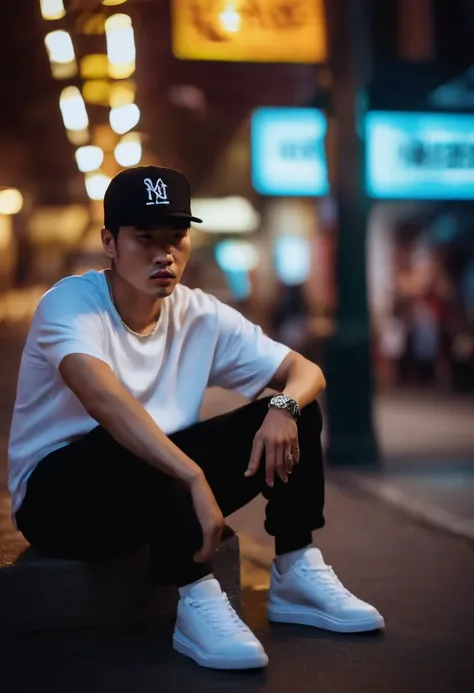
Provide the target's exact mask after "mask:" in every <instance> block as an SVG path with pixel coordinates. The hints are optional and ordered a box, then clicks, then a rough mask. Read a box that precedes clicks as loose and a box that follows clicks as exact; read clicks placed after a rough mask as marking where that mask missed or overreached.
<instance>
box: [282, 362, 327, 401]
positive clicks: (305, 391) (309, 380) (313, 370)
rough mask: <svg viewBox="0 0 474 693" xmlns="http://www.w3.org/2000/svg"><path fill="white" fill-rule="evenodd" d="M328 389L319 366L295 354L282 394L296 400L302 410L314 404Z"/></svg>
mask: <svg viewBox="0 0 474 693" xmlns="http://www.w3.org/2000/svg"><path fill="white" fill-rule="evenodd" d="M325 387H326V381H325V378H324V375H323V372H322V370H321V369H320V367H319V366H317V365H316V364H315V363H312V362H311V361H308V360H307V359H305V358H304V357H303V356H301V355H299V354H295V355H294V358H293V359H292V360H291V362H290V364H289V366H288V371H287V374H286V378H285V386H284V388H283V390H282V392H283V393H284V394H285V395H288V397H291V398H292V399H294V400H296V402H298V406H299V408H300V409H303V408H304V407H306V406H307V405H308V404H310V402H313V401H314V400H315V399H316V398H317V397H318V396H319V395H320V394H321V392H323V390H324V388H325Z"/></svg>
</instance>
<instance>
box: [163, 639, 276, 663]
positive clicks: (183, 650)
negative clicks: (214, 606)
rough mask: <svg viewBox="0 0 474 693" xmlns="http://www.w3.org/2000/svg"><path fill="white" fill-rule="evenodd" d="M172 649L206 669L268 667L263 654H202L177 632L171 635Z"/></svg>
mask: <svg viewBox="0 0 474 693" xmlns="http://www.w3.org/2000/svg"><path fill="white" fill-rule="evenodd" d="M173 648H174V649H175V650H176V652H179V654H182V655H184V656H185V657H190V659H193V660H194V661H195V662H196V663H197V664H199V665H200V666H202V667H207V668H208V669H263V668H264V667H266V666H267V665H268V657H267V655H266V654H265V652H262V653H261V654H255V655H252V656H246V657H240V658H239V657H222V656H221V655H210V654H204V653H203V652H201V650H200V649H199V648H198V647H197V646H196V645H195V644H194V643H193V642H191V640H189V639H188V638H186V636H184V635H183V634H182V633H180V632H179V631H175V633H174V635H173Z"/></svg>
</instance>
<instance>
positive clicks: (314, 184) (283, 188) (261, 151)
mask: <svg viewBox="0 0 474 693" xmlns="http://www.w3.org/2000/svg"><path fill="white" fill-rule="evenodd" d="M326 129H327V123H326V118H325V116H324V114H323V113H321V111H317V110H316V109H313V108H259V109H258V110H257V111H255V112H254V114H253V116H252V123H251V130H252V135H251V138H252V144H251V147H252V183H253V186H254V188H255V190H256V191H257V192H259V193H260V194H262V195H281V196H294V197H305V196H322V195H326V194H327V193H328V191H329V183H328V172H327V164H326V153H325V149H324V139H325V136H326Z"/></svg>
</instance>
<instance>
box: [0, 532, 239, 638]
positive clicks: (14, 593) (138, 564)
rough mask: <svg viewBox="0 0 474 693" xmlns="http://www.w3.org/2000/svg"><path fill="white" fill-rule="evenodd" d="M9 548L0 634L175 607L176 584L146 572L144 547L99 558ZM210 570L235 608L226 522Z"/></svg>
mask: <svg viewBox="0 0 474 693" xmlns="http://www.w3.org/2000/svg"><path fill="white" fill-rule="evenodd" d="M23 548H24V546H23ZM4 550H5V545H4ZM14 553H15V551H14V547H13V546H12V545H10V548H9V549H8V548H7V555H5V553H4V555H3V560H0V614H1V615H0V634H1V633H12V632H16V633H21V632H23V633H24V632H30V631H51V630H71V629H78V628H97V627H104V626H119V625H120V626H123V625H131V624H137V623H146V622H150V621H153V620H156V619H157V618H160V617H163V616H165V617H166V616H172V615H173V614H174V612H175V609H176V603H177V590H176V589H175V588H174V587H157V586H156V585H154V584H153V583H152V582H151V580H150V579H149V578H148V576H147V573H146V569H147V566H148V549H147V548H143V549H141V550H139V551H136V552H134V553H132V554H127V555H126V556H123V557H120V558H117V559H114V560H113V561H110V560H109V561H104V562H101V563H84V562H80V561H65V560H57V559H49V558H45V557H43V556H40V555H38V554H36V553H35V552H34V551H33V550H32V549H31V548H26V550H24V551H23V552H22V553H21V554H20V555H19V556H18V557H16V558H14V560H11V558H12V557H13V555H14ZM214 572H215V575H216V577H217V578H218V579H219V580H220V582H221V585H222V588H223V589H224V591H226V592H227V594H228V597H229V599H230V601H231V602H232V605H233V606H234V608H235V609H236V610H237V611H240V597H241V586H240V555H239V540H238V537H237V535H236V534H235V533H234V532H233V530H231V529H230V528H227V531H226V533H225V536H224V538H223V541H222V544H221V546H220V548H219V550H218V551H217V552H216V555H215V559H214Z"/></svg>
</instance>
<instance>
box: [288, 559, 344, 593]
mask: <svg viewBox="0 0 474 693" xmlns="http://www.w3.org/2000/svg"><path fill="white" fill-rule="evenodd" d="M298 567H299V569H300V570H301V571H302V572H303V573H304V574H305V575H307V576H308V577H309V578H310V580H311V581H312V582H317V584H318V587H320V588H321V589H322V591H323V592H325V593H326V594H328V595H329V596H330V597H336V598H337V599H349V598H350V597H352V596H353V595H352V593H351V592H349V590H347V589H346V588H345V587H344V585H343V584H342V582H341V581H340V580H339V578H338V577H337V575H336V573H335V572H334V570H333V569H332V567H331V566H330V565H328V566H325V567H320V568H316V567H315V566H311V565H308V564H307V563H304V562H301V563H299V565H298Z"/></svg>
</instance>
